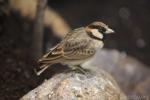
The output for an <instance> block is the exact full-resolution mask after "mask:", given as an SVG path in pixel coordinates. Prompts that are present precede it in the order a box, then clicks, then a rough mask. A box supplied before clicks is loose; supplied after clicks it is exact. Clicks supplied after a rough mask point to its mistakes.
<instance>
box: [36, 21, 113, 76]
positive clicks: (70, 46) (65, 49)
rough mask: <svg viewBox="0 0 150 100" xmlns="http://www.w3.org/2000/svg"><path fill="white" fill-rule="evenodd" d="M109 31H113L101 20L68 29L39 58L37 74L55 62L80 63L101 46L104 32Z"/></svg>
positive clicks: (74, 64) (74, 66)
mask: <svg viewBox="0 0 150 100" xmlns="http://www.w3.org/2000/svg"><path fill="white" fill-rule="evenodd" d="M110 33H114V31H113V30H112V29H110V28H109V27H108V26H107V25H106V24H104V23H102V22H93V23H91V24H90V25H88V26H86V27H81V28H77V29H74V30H72V31H70V32H69V33H68V34H66V36H65V37H64V38H63V39H62V41H61V42H60V43H58V44H57V45H56V46H54V47H53V48H51V49H50V50H49V51H48V53H46V54H45V55H44V56H43V57H42V58H41V59H39V61H38V62H39V63H40V64H41V66H40V68H41V70H40V71H39V72H37V75H40V74H41V73H42V72H43V71H44V70H45V69H47V68H48V67H49V66H50V65H52V64H55V63H61V64H66V65H69V67H71V68H76V67H77V66H80V65H82V64H83V63H84V62H86V61H87V60H89V59H90V58H92V56H93V55H94V54H95V53H96V51H97V49H101V48H102V47H103V45H104V43H103V38H104V36H105V34H110Z"/></svg>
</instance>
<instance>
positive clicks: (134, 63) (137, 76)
mask: <svg viewBox="0 0 150 100" xmlns="http://www.w3.org/2000/svg"><path fill="white" fill-rule="evenodd" d="M84 66H85V67H86V68H88V69H90V70H97V71H98V70H99V69H103V70H105V71H107V72H108V73H110V74H111V75H112V76H113V77H114V78H115V80H116V81H117V83H118V84H119V86H120V87H121V89H122V90H123V91H124V92H125V93H126V94H127V95H129V96H130V95H132V94H135V95H138V93H139V92H140V95H143V96H144V95H147V94H150V91H148V90H147V89H149V85H142V84H148V82H149V81H146V83H145V82H144V80H150V77H149V76H150V69H149V68H148V66H146V65H144V64H143V63H141V62H140V61H139V60H137V59H135V58H133V57H131V56H129V55H127V54H126V53H125V52H119V51H117V50H105V49H104V50H100V51H99V52H97V54H96V55H95V57H93V58H92V59H91V60H90V61H89V62H86V63H85V64H84ZM90 66H93V67H94V68H93V67H90ZM137 87H138V89H137ZM139 87H142V88H140V89H139ZM142 91H144V92H142ZM148 96H150V95H148Z"/></svg>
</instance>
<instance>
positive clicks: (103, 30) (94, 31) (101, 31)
mask: <svg viewBox="0 0 150 100" xmlns="http://www.w3.org/2000/svg"><path fill="white" fill-rule="evenodd" d="M85 29H86V31H87V33H89V35H91V36H93V37H95V38H97V39H100V40H102V39H103V37H104V35H105V34H111V33H114V31H113V30H112V29H111V28H109V27H108V26H107V25H106V24H104V23H102V22H93V23H91V24H90V25H88V26H86V28H85Z"/></svg>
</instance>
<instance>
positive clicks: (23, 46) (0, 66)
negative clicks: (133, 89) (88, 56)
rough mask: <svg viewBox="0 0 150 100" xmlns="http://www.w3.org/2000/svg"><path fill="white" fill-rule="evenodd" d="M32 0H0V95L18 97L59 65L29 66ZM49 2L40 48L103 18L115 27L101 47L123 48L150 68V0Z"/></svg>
mask: <svg viewBox="0 0 150 100" xmlns="http://www.w3.org/2000/svg"><path fill="white" fill-rule="evenodd" d="M36 4H37V0H1V1H0V56H1V57H0V79H1V81H0V98H1V100H8V99H12V100H16V99H18V98H20V97H21V96H23V95H24V94H25V93H27V92H28V91H30V90H31V89H33V88H35V87H36V86H38V85H39V84H40V83H41V82H42V81H43V80H44V79H45V78H50V77H51V75H52V74H55V73H56V71H58V69H57V68H58V67H56V68H54V69H53V70H50V69H49V70H48V71H46V73H44V74H42V75H41V76H40V77H37V76H36V75H35V73H34V71H33V69H34V68H35V67H34V64H35V62H34V61H33V59H32V57H31V55H32V53H33V52H32V50H31V49H30V47H31V44H32V41H33V40H32V36H33V30H34V23H35V13H36ZM47 6H48V7H49V8H48V10H46V15H45V16H46V17H44V19H45V20H44V35H43V45H42V47H43V51H44V52H45V51H46V50H47V49H48V48H50V47H52V46H53V45H55V44H56V43H58V42H59V41H60V40H61V37H62V36H64V34H66V33H67V32H68V31H69V30H70V29H74V28H78V27H81V26H86V25H88V24H89V23H91V22H93V21H102V22H104V23H106V24H107V25H109V26H110V27H111V28H112V29H114V30H115V34H113V35H110V36H108V37H107V38H106V39H105V47H104V48H106V49H116V50H118V51H119V52H124V53H125V54H127V55H129V56H132V57H133V58H135V59H136V60H137V61H138V62H140V63H142V64H143V66H144V68H146V70H147V69H148V70H149V66H150V32H149V31H150V1H149V0H47ZM46 9H47V8H46ZM37 42H38V41H37ZM63 68H64V69H65V67H63ZM63 68H62V69H63ZM143 73H144V72H143ZM136 74H138V73H136ZM147 77H149V76H147ZM141 79H142V78H141ZM148 83H150V80H148ZM147 87H149V86H148V84H147ZM149 88H150V87H149ZM147 91H148V90H147ZM147 100H148V99H147Z"/></svg>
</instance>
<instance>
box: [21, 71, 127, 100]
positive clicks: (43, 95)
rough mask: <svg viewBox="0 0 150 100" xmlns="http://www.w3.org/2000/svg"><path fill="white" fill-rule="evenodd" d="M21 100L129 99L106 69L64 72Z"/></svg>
mask: <svg viewBox="0 0 150 100" xmlns="http://www.w3.org/2000/svg"><path fill="white" fill-rule="evenodd" d="M21 100H127V99H126V96H125V95H124V94H123V92H122V91H121V90H120V88H119V87H118V85H117V84H116V82H115V81H114V79H113V78H112V77H111V76H110V75H109V74H108V73H106V72H105V71H103V70H99V73H98V74H97V73H94V72H92V74H90V73H88V74H81V73H78V72H64V73H61V74H58V75H56V76H54V77H53V78H51V79H49V80H46V81H45V82H44V83H43V84H42V85H40V86H39V87H37V88H36V89H34V90H32V91H31V92H29V93H28V94H26V95H25V96H23V97H22V98H21Z"/></svg>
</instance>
